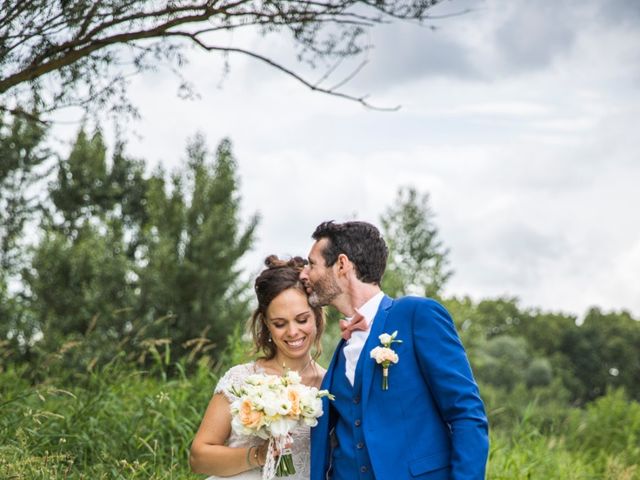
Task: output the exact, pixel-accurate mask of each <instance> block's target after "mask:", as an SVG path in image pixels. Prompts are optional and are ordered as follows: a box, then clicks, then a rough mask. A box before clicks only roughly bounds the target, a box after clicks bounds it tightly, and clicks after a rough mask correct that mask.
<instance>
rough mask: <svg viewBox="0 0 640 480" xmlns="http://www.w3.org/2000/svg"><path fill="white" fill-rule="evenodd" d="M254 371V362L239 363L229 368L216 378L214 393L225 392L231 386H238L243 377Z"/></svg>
mask: <svg viewBox="0 0 640 480" xmlns="http://www.w3.org/2000/svg"><path fill="white" fill-rule="evenodd" d="M254 373H256V365H255V362H248V363H241V364H239V365H234V366H233V367H231V368H229V369H228V370H227V371H226V372H225V373H224V374H223V375H222V376H221V377H220V379H219V380H218V384H217V385H216V388H215V390H214V391H215V393H227V392H228V391H229V389H230V388H231V387H233V386H239V385H240V384H241V383H242V382H243V381H244V379H245V378H247V377H248V376H249V375H252V374H254Z"/></svg>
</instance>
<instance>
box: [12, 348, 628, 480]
mask: <svg viewBox="0 0 640 480" xmlns="http://www.w3.org/2000/svg"><path fill="white" fill-rule="evenodd" d="M236 345H238V344H236ZM245 355H246V350H244V349H243V348H240V347H235V348H234V349H232V350H230V351H229V352H228V354H227V356H226V357H225V358H226V360H225V362H224V364H223V365H220V366H219V368H217V369H213V370H212V369H211V368H209V367H208V366H207V365H205V364H204V363H201V364H199V365H198V367H197V368H196V369H193V373H191V374H189V375H187V374H186V373H185V370H184V369H183V368H181V365H180V363H177V364H176V363H171V364H170V363H169V356H168V355H158V357H157V360H158V364H157V366H156V367H155V368H154V369H153V370H152V371H140V370H136V369H135V368H134V367H133V366H132V365H131V364H129V363H126V362H123V361H119V360H117V359H116V360H114V361H113V362H112V363H110V364H108V365H107V366H105V367H102V368H100V369H95V370H93V371H91V372H90V373H87V374H86V375H85V376H84V377H82V378H74V380H73V382H70V381H69V379H68V378H66V380H64V378H65V377H64V375H62V374H61V376H60V378H59V379H58V378H56V377H55V376H50V377H49V378H48V379H47V381H46V382H44V383H40V384H38V385H35V386H34V385H31V384H30V383H28V381H26V380H25V378H27V377H30V375H27V374H26V373H27V372H26V371H25V369H26V368H27V367H21V368H15V367H14V368H10V369H7V370H5V371H2V372H0V438H1V439H2V441H1V442H0V478H1V479H3V480H4V479H28V480H31V479H43V480H44V479H47V480H50V479H91V480H96V479H157V480H160V479H162V480H169V479H172V480H173V479H175V480H181V479H198V478H200V479H201V478H203V477H202V476H199V475H193V474H191V473H190V471H189V467H188V462H187V457H188V449H189V445H190V442H191V440H192V438H193V435H194V433H195V431H196V429H197V426H198V424H199V422H200V420H201V417H202V414H203V412H204V409H205V408H206V405H207V403H208V401H209V399H210V397H211V392H212V390H213V387H214V385H215V383H216V381H217V378H218V375H219V373H220V372H222V371H224V370H225V369H226V368H227V366H228V365H230V364H232V363H238V362H240V361H243V358H244V356H245ZM169 369H170V370H171V371H172V372H178V373H177V375H174V376H172V377H169V376H167V375H166V371H167V370H169ZM488 400H489V401H490V402H498V399H497V397H496V398H493V397H492V396H491V395H489V396H488ZM501 401H504V399H503V400H501ZM487 407H488V411H489V412H490V415H492V416H493V417H494V418H495V421H494V423H495V425H498V426H497V427H496V428H493V429H492V431H491V453H490V460H489V465H488V475H487V478H489V479H500V480H501V479H505V480H506V479H568V480H573V479H575V480H578V479H580V480H583V479H584V480H586V479H612V480H634V479H640V468H639V467H638V462H639V460H640V443H639V442H640V404H638V403H636V402H632V401H629V400H628V399H627V398H626V396H625V395H624V392H622V391H615V392H610V393H609V394H608V395H606V396H604V397H602V398H600V399H599V400H597V401H596V402H594V403H592V404H590V405H588V406H587V408H585V409H575V408H574V409H572V408H568V407H564V410H562V411H560V410H561V409H562V407H560V406H558V407H557V408H556V411H554V412H553V415H554V421H553V422H551V423H550V422H548V421H546V420H545V418H544V417H547V416H548V415H549V414H550V411H549V405H544V406H542V405H539V404H537V403H536V402H530V403H528V404H526V405H525V406H523V407H522V408H521V409H517V408H513V407H512V406H508V405H500V404H496V403H494V404H488V405H487ZM505 409H507V410H508V411H509V412H511V413H510V415H513V416H512V420H510V421H509V422H508V423H507V422H505V423H501V421H499V420H498V418H499V415H500V412H501V411H502V412H504V411H505ZM514 412H516V413H514ZM380 480H385V479H380Z"/></svg>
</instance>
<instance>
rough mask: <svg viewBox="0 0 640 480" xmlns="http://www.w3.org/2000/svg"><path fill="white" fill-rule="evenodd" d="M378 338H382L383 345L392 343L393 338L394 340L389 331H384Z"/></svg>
mask: <svg viewBox="0 0 640 480" xmlns="http://www.w3.org/2000/svg"><path fill="white" fill-rule="evenodd" d="M378 338H379V339H380V343H381V344H383V345H388V344H390V343H391V340H393V337H392V336H391V335H389V334H388V333H383V334H382V335H380V336H379V337H378Z"/></svg>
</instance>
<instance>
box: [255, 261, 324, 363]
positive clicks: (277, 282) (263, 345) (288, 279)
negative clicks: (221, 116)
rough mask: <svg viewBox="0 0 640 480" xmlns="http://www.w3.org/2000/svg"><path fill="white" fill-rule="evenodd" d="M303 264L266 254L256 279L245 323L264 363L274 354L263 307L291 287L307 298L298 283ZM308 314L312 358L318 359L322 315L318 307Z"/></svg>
mask: <svg viewBox="0 0 640 480" xmlns="http://www.w3.org/2000/svg"><path fill="white" fill-rule="evenodd" d="M306 263H307V262H306V260H305V259H303V258H302V257H293V258H291V259H289V260H281V259H279V258H278V257H277V256H276V255H269V256H268V257H267V258H266V259H265V261H264V264H265V266H266V267H267V268H265V269H264V270H263V271H262V272H260V274H259V275H258V277H257V278H256V281H255V285H254V290H255V292H256V298H257V299H258V307H257V308H256V309H255V310H254V312H253V315H252V316H251V319H250V320H249V328H250V330H251V335H252V336H253V343H254V348H255V353H260V352H261V353H262V354H263V356H264V358H265V359H267V360H271V359H272V358H273V357H275V355H276V346H275V344H274V343H273V342H270V341H269V339H270V338H271V335H270V333H269V328H268V327H267V323H266V316H267V308H269V305H270V304H271V302H272V301H273V299H274V298H276V297H277V296H278V295H280V293H282V292H283V291H285V290H288V289H289V288H295V289H296V290H299V291H300V292H302V293H304V295H305V296H306V295H307V292H306V291H305V289H304V287H303V285H302V282H301V281H300V272H301V271H302V268H303V267H304V266H305V265H306ZM311 311H312V312H313V316H314V319H315V322H316V338H315V340H314V342H313V346H314V349H315V353H314V354H313V357H314V358H318V357H319V356H320V354H321V353H322V347H321V342H320V337H321V335H322V332H323V330H324V314H323V311H322V308H321V307H311Z"/></svg>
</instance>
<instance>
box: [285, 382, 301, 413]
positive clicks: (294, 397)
mask: <svg viewBox="0 0 640 480" xmlns="http://www.w3.org/2000/svg"><path fill="white" fill-rule="evenodd" d="M287 393H288V395H289V401H290V402H291V416H292V417H298V416H299V415H300V413H301V412H300V393H299V392H298V391H297V390H296V389H294V388H289V389H288V392H287Z"/></svg>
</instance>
